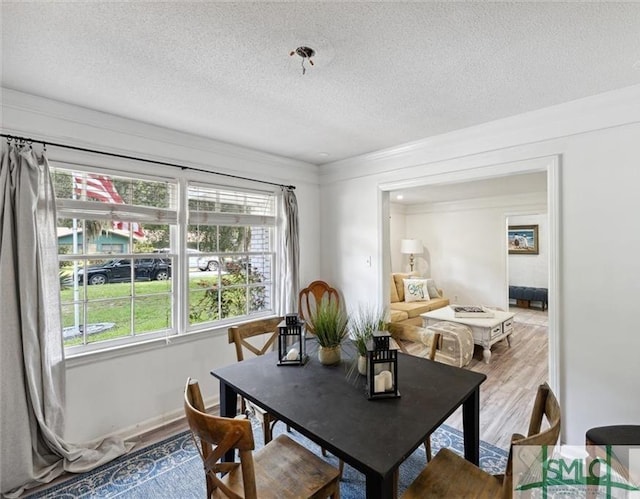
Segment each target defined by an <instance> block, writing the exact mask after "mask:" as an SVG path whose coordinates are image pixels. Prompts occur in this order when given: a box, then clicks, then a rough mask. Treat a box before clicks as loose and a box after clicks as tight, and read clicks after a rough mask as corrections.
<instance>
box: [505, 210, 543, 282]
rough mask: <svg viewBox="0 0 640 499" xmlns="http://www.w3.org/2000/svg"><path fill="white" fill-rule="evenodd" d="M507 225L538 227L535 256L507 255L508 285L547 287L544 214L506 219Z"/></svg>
mask: <svg viewBox="0 0 640 499" xmlns="http://www.w3.org/2000/svg"><path fill="white" fill-rule="evenodd" d="M508 223H509V225H537V226H538V254H537V255H509V270H508V272H509V285H510V286H531V287H534V288H548V287H549V233H548V230H547V217H546V213H545V214H542V215H521V216H511V217H509V218H508Z"/></svg>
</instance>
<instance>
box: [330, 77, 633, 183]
mask: <svg viewBox="0 0 640 499" xmlns="http://www.w3.org/2000/svg"><path fill="white" fill-rule="evenodd" d="M639 101H640V85H633V86H630V87H626V88H623V89H620V90H614V91H611V92H606V93H602V94H598V95H595V96H591V97H585V98H583V99H578V100H574V101H570V102H565V103H562V104H558V105H555V106H551V107H547V108H543V109H538V110H535V111H530V112H527V113H522V114H519V115H516V116H512V117H508V118H503V119H500V120H495V121H491V122H487V123H483V124H480V125H476V126H473V127H469V128H464V129H461V130H456V131H453V132H449V133H445V134H441V135H435V136H432V137H427V138H425V139H421V140H418V141H414V142H409V143H406V144H402V145H399V146H397V147H392V148H388V149H383V150H380V151H376V152H373V153H369V154H364V155H361V156H356V157H353V158H348V159H345V160H341V161H336V162H333V163H326V164H323V165H322V166H321V167H320V169H321V172H320V179H321V183H322V184H329V183H333V182H341V181H347V180H351V179H355V178H359V177H364V176H369V175H376V174H379V175H382V174H391V173H394V174H396V173H397V172H398V171H399V170H405V169H409V168H419V169H421V170H422V171H423V174H424V170H425V168H430V167H432V166H433V165H434V164H436V163H441V162H443V161H454V160H455V161H459V160H469V159H470V158H471V157H472V156H475V155H479V154H483V153H491V152H495V151H498V150H503V149H507V148H513V147H517V146H522V145H531V144H536V143H539V142H544V141H549V140H553V139H559V138H563V137H569V136H572V135H578V134H583V133H589V132H593V131H596V130H602V129H607V128H613V127H618V126H624V125H628V124H632V123H638V122H640V107H638V106H632V105H630V103H632V102H639Z"/></svg>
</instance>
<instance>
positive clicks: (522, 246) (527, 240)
mask: <svg viewBox="0 0 640 499" xmlns="http://www.w3.org/2000/svg"><path fill="white" fill-rule="evenodd" d="M507 244H508V246H509V254H510V255H537V254H538V226H537V225H509V229H508V231H507Z"/></svg>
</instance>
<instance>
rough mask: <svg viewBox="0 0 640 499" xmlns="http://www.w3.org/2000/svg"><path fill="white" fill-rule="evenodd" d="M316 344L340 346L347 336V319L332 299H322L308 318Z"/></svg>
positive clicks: (327, 346)
mask: <svg viewBox="0 0 640 499" xmlns="http://www.w3.org/2000/svg"><path fill="white" fill-rule="evenodd" d="M309 321H310V322H311V325H312V326H313V330H314V332H315V335H316V337H317V338H318V344H319V345H320V346H321V347H324V348H332V347H337V346H340V344H341V343H342V340H344V338H345V337H346V336H347V334H348V329H347V325H348V323H349V320H348V318H347V315H346V314H345V313H344V311H343V310H342V309H341V308H340V307H339V306H338V304H337V303H335V302H333V301H331V302H330V301H327V300H322V301H321V302H320V303H318V304H317V306H316V309H315V311H314V312H313V313H312V314H311V317H310V318H309Z"/></svg>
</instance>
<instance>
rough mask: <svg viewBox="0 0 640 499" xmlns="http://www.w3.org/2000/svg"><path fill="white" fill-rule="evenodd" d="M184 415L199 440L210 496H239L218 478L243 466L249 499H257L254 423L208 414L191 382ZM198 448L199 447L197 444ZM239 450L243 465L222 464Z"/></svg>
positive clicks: (194, 381)
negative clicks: (252, 425)
mask: <svg viewBox="0 0 640 499" xmlns="http://www.w3.org/2000/svg"><path fill="white" fill-rule="evenodd" d="M184 412H185V415H186V417H187V422H188V423H189V428H190V429H191V433H192V434H193V436H194V438H197V439H198V440H199V444H200V449H199V450H200V455H201V457H202V461H203V463H204V470H205V474H206V478H207V496H208V497H210V496H211V493H212V491H213V489H215V488H217V489H218V490H220V492H222V493H223V494H224V495H226V496H227V497H230V498H238V497H239V496H238V495H237V494H236V493H235V492H233V491H231V490H230V489H229V488H228V487H227V486H226V485H225V484H224V483H223V482H222V481H221V480H220V479H219V478H218V476H217V473H228V472H230V471H232V470H233V469H235V468H237V467H238V466H240V467H241V468H242V484H243V488H244V494H245V498H246V499H256V498H257V492H256V481H255V472H254V466H253V454H252V451H253V449H254V447H255V444H254V441H253V431H252V430H251V422H250V421H249V420H247V419H230V418H222V417H218V416H213V415H211V414H206V413H205V412H204V404H203V401H202V394H201V392H200V387H199V385H198V382H197V381H196V380H193V379H191V378H188V379H187V384H186V386H185V389H184ZM196 445H197V444H196ZM235 449H237V450H238V455H239V458H240V462H239V463H238V462H233V463H226V462H221V461H220V460H221V459H222V458H223V457H224V455H225V454H226V453H227V452H228V451H230V450H235Z"/></svg>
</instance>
